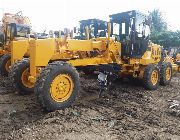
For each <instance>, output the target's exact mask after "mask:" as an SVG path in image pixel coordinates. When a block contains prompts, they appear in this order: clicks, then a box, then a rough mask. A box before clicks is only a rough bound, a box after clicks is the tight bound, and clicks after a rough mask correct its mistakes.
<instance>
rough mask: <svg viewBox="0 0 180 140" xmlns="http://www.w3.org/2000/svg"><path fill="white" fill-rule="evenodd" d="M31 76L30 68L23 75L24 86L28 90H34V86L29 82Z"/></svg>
mask: <svg viewBox="0 0 180 140" xmlns="http://www.w3.org/2000/svg"><path fill="white" fill-rule="evenodd" d="M29 76H30V73H29V68H26V69H25V71H23V73H22V75H21V80H22V84H23V85H24V86H25V87H27V88H33V87H34V84H33V83H31V82H30V81H29V79H28V77H29Z"/></svg>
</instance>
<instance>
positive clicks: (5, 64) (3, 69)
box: [0, 54, 11, 76]
mask: <svg viewBox="0 0 180 140" xmlns="http://www.w3.org/2000/svg"><path fill="white" fill-rule="evenodd" d="M10 66H11V55H10V54H4V55H3V56H2V57H1V58H0V74H1V75H2V76H8V73H9V71H10Z"/></svg>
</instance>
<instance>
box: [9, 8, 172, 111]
mask: <svg viewBox="0 0 180 140" xmlns="http://www.w3.org/2000/svg"><path fill="white" fill-rule="evenodd" d="M149 26H150V22H149V20H148V19H147V17H146V16H145V15H143V14H141V13H139V12H137V11H128V12H123V13H118V14H114V15H111V16H110V22H109V23H108V28H107V33H105V34H106V37H96V38H92V39H90V40H76V39H65V40H61V39H58V38H57V39H44V40H41V39H37V40H31V41H30V60H27V59H23V60H22V61H19V62H17V63H15V64H14V65H13V67H12V70H11V72H10V76H11V77H12V80H13V81H14V85H15V87H16V88H17V89H19V90H23V91H32V90H33V89H34V92H35V94H36V95H37V97H38V101H39V103H40V105H41V106H42V108H43V109H45V110H47V111H53V110H56V109H62V108H65V107H68V106H70V105H71V104H72V103H73V102H74V100H75V99H76V96H77V94H78V92H79V88H80V81H79V74H78V71H77V70H76V69H79V68H83V67H84V68H86V67H89V68H91V67H95V68H96V70H98V71H99V72H100V74H99V75H98V81H99V83H100V85H101V88H102V89H103V88H104V87H105V86H108V84H110V82H111V81H112V80H113V79H115V78H116V77H124V76H132V77H136V78H140V79H142V80H143V81H144V82H143V83H144V86H145V88H146V89H150V90H155V89H157V88H158V85H159V84H161V85H167V84H169V82H170V80H171V77H172V64H171V63H170V62H165V59H164V57H163V56H162V47H161V46H159V45H156V44H153V43H152V42H150V41H149ZM102 32H104V31H102ZM86 35H87V36H89V35H90V34H89V33H87V34H86ZM87 38H88V37H87ZM13 43H14V44H15V43H16V42H15V41H14V42H13ZM29 61H30V62H29ZM174 67H175V66H174Z"/></svg>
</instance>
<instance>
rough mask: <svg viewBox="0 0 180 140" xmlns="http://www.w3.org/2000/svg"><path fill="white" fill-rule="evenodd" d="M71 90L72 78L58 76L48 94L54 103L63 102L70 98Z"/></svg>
mask: <svg viewBox="0 0 180 140" xmlns="http://www.w3.org/2000/svg"><path fill="white" fill-rule="evenodd" d="M73 88H74V84H73V81H72V78H71V77H70V76H69V75H67V74H60V75H58V76H57V77H56V78H55V79H54V80H53V82H52V83H51V89H50V94H51V97H52V98H53V100H55V101H56V102H64V101H65V100H67V99H68V98H69V97H70V96H71V94H72V91H73Z"/></svg>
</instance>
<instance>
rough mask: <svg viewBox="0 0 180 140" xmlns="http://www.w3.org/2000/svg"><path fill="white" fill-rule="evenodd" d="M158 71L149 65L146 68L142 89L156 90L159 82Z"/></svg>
mask: <svg viewBox="0 0 180 140" xmlns="http://www.w3.org/2000/svg"><path fill="white" fill-rule="evenodd" d="M159 77H160V74H159V69H158V68H157V67H156V66H155V65H153V64H151V65H148V66H146V68H145V70H144V75H143V82H144V87H145V88H146V89H148V90H156V89H157V88H158V86H159V80H160V78H159Z"/></svg>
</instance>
